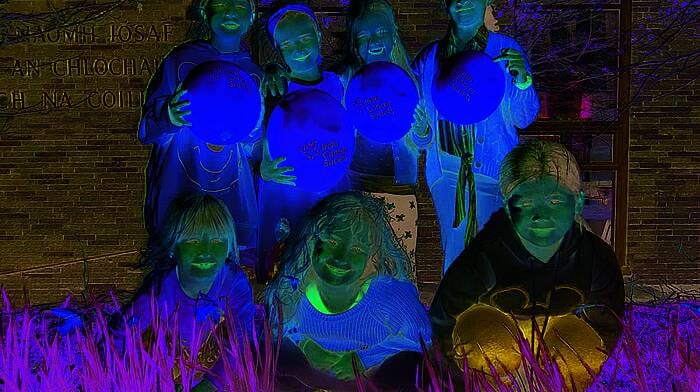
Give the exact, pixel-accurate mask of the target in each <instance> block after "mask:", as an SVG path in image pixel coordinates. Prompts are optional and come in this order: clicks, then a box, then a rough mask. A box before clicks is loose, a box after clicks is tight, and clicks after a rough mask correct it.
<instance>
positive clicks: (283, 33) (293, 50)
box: [275, 12, 320, 77]
mask: <svg viewBox="0 0 700 392" xmlns="http://www.w3.org/2000/svg"><path fill="white" fill-rule="evenodd" d="M275 44H276V45H277V47H278V48H279V50H280V53H281V54H282V57H283V58H284V62H285V63H286V64H287V66H289V69H290V70H291V71H292V76H293V77H295V75H299V74H307V73H311V72H320V70H319V64H318V59H319V56H320V43H319V36H318V32H317V31H316V26H315V25H314V23H313V21H312V20H311V18H310V17H309V16H308V15H305V14H302V13H299V12H289V13H288V14H287V15H285V16H284V17H283V18H282V20H281V21H280V22H279V23H278V24H277V27H276V28H275Z"/></svg>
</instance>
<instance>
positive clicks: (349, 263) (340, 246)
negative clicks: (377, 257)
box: [312, 229, 369, 286]
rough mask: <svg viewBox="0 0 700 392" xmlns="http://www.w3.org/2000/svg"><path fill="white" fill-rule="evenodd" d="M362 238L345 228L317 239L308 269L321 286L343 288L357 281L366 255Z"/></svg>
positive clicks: (363, 268)
mask: <svg viewBox="0 0 700 392" xmlns="http://www.w3.org/2000/svg"><path fill="white" fill-rule="evenodd" d="M366 237H367V235H355V234H353V233H352V232H351V230H350V229H346V230H342V231H340V230H335V231H334V232H333V234H332V235H330V236H323V237H322V238H320V239H319V241H318V242H317V243H316V250H315V257H314V258H313V262H312V267H313V269H314V271H315V272H316V274H317V275H318V277H319V278H320V279H321V281H322V283H325V284H328V285H331V286H343V285H353V284H355V283H357V282H358V280H359V279H360V277H361V276H362V273H363V272H364V271H365V267H366V266H367V259H368V256H369V255H368V252H367V248H368V244H367V239H366Z"/></svg>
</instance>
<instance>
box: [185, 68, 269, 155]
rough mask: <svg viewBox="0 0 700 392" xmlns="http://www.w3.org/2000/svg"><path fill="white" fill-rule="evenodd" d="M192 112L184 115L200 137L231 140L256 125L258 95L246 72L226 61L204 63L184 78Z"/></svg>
mask: <svg viewBox="0 0 700 392" xmlns="http://www.w3.org/2000/svg"><path fill="white" fill-rule="evenodd" d="M184 87H185V88H186V89H187V94H185V95H184V98H185V99H188V100H190V106H189V110H191V111H192V113H191V114H189V115H188V116H186V119H187V120H188V121H189V122H191V123H192V127H191V130H192V132H193V133H194V134H195V135H197V136H198V137H199V138H201V139H203V140H205V141H207V142H209V143H213V144H217V145H225V144H234V143H236V142H238V141H240V140H242V139H243V138H245V137H246V136H247V135H249V134H250V133H251V132H252V131H253V129H255V127H256V125H257V123H258V120H259V118H260V110H261V98H260V93H259V89H258V85H257V83H256V82H255V81H254V80H253V78H252V77H250V75H248V73H246V72H245V71H243V70H242V69H240V68H238V67H237V66H236V65H234V64H232V63H229V62H226V61H210V62H206V63H203V64H201V65H199V66H197V67H196V68H194V69H193V70H192V72H190V73H189V75H188V76H187V78H186V79H185V82H184Z"/></svg>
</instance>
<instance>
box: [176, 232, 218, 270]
mask: <svg viewBox="0 0 700 392" xmlns="http://www.w3.org/2000/svg"><path fill="white" fill-rule="evenodd" d="M228 247H229V239H228V238H222V237H220V236H218V235H216V234H209V233H206V232H204V233H202V234H200V235H195V236H188V237H185V238H183V239H181V240H180V241H178V242H177V243H176V244H175V257H176V259H177V267H178V272H179V275H180V279H185V280H196V281H200V282H201V281H207V282H210V281H213V280H214V278H215V277H216V274H217V273H219V270H221V267H222V266H223V265H224V262H225V261H226V257H227V256H228V251H229V249H228Z"/></svg>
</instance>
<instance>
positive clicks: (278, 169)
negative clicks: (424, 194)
mask: <svg viewBox="0 0 700 392" xmlns="http://www.w3.org/2000/svg"><path fill="white" fill-rule="evenodd" d="M267 31H268V34H269V37H270V39H271V40H272V41H273V43H274V46H275V48H276V49H277V50H278V51H279V53H280V55H281V56H282V59H283V60H284V65H283V67H284V68H285V70H284V75H285V79H283V83H284V84H285V85H286V93H287V94H291V93H294V92H297V91H304V90H311V89H315V90H320V91H322V92H325V93H326V94H328V95H330V96H331V97H333V98H335V99H336V100H337V101H338V102H342V98H343V84H342V82H341V80H340V78H339V77H338V75H336V74H335V73H334V72H330V71H324V70H323V69H322V68H321V54H320V53H321V47H320V44H321V31H320V29H319V26H318V23H317V21H316V16H315V14H314V12H313V10H312V9H311V8H309V7H308V6H306V5H302V4H292V5H286V6H284V7H282V8H280V9H278V10H277V11H276V12H274V13H273V14H272V15H271V16H270V18H269V19H268V22H267ZM268 98H270V99H268V108H269V111H270V112H271V111H272V108H273V107H274V106H275V104H276V102H272V101H276V100H279V99H275V98H274V97H268ZM318 110H323V109H322V108H318ZM311 115H313V113H311ZM274 158H275V159H274V160H273V159H272V157H271V156H270V152H269V144H268V140H267V138H265V139H264V143H263V156H262V162H261V165H260V176H261V177H262V180H263V181H261V184H260V191H259V198H258V200H259V203H258V205H259V207H260V231H259V236H258V238H259V259H260V263H259V268H258V276H259V279H261V280H266V279H268V278H270V277H271V276H272V275H274V268H275V265H276V263H277V262H279V257H278V255H279V247H280V246H281V244H282V243H283V242H284V239H285V238H286V236H287V235H288V233H289V232H290V230H292V231H293V230H295V228H296V227H297V226H298V225H299V224H300V222H301V219H302V217H303V216H304V215H305V214H306V213H307V212H308V211H309V210H310V209H311V208H312V207H313V206H314V204H316V203H317V202H318V201H319V200H321V199H322V198H323V197H325V196H327V195H329V194H331V193H334V192H339V191H343V190H347V189H349V184H348V180H347V177H344V178H343V179H341V180H340V181H339V183H337V184H335V185H334V186H332V187H330V188H329V189H328V190H326V191H321V192H313V191H307V190H304V189H300V188H297V187H296V184H295V180H296V176H295V173H294V168H292V167H290V166H285V165H284V161H285V159H286V158H285V157H283V156H282V157H274ZM318 181H324V179H323V178H319V180H318Z"/></svg>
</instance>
